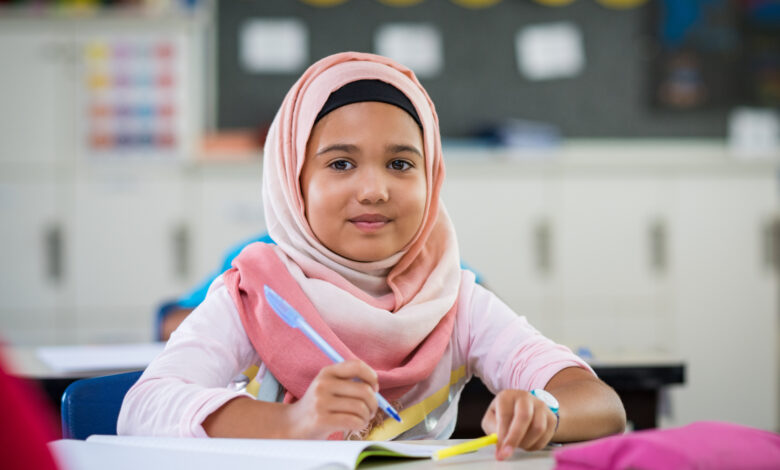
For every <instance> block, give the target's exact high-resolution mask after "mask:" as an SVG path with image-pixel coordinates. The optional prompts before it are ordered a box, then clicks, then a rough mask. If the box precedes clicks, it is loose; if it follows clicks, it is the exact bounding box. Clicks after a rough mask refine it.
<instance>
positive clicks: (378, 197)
mask: <svg viewBox="0 0 780 470" xmlns="http://www.w3.org/2000/svg"><path fill="white" fill-rule="evenodd" d="M387 183H388V182H387V181H386V180H385V176H384V175H383V174H382V171H381V170H366V171H364V172H362V174H361V175H359V177H358V181H357V184H358V190H357V198H358V201H360V203H361V204H377V203H380V202H386V201H387V200H388V198H389V197H390V192H389V188H388V184H387Z"/></svg>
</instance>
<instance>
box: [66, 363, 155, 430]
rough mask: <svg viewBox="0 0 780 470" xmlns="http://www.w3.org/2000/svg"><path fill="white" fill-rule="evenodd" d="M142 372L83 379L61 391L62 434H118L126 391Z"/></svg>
mask: <svg viewBox="0 0 780 470" xmlns="http://www.w3.org/2000/svg"><path fill="white" fill-rule="evenodd" d="M141 372H142V371H134V372H125V373H122V374H114V375H106V376H103V377H92V378H88V379H80V380H76V381H75V382H73V383H71V384H70V385H68V388H66V389H65V392H64V393H63V394H62V407H61V415H62V437H63V438H65V439H86V438H87V437H89V436H90V435H92V434H116V420H117V418H118V417H119V409H120V408H121V407H122V400H124V398H125V394H126V393H127V391H128V390H129V389H130V387H132V386H133V384H134V383H135V382H136V381H138V378H139V377H140V376H141Z"/></svg>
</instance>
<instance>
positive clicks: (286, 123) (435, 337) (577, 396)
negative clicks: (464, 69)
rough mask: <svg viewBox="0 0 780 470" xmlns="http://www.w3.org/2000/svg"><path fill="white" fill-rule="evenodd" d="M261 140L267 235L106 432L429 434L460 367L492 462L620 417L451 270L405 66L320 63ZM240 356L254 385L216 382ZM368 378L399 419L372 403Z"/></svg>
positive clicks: (581, 373) (428, 152)
mask: <svg viewBox="0 0 780 470" xmlns="http://www.w3.org/2000/svg"><path fill="white" fill-rule="evenodd" d="M264 151H265V155H264V160H263V164H264V171H263V203H264V208H265V217H266V222H267V225H268V230H269V233H270V235H271V237H272V238H273V239H274V240H275V241H276V242H277V246H275V247H274V246H271V245H267V244H263V243H254V244H252V245H249V246H248V247H247V248H246V249H244V250H243V252H242V253H241V254H240V255H239V256H238V257H237V258H236V259H235V260H234V262H233V267H232V268H231V269H230V270H228V271H227V272H225V273H224V275H222V276H221V277H220V278H218V279H216V280H215V281H214V283H213V284H212V286H211V288H210V289H209V293H208V295H207V297H206V299H205V300H204V302H203V303H202V304H201V305H200V306H199V307H198V308H197V309H196V310H195V311H194V312H193V314H192V315H190V316H189V317H188V318H187V319H186V320H185V321H184V323H182V325H181V326H180V327H179V328H178V329H177V330H176V331H175V332H174V334H173V335H172V336H171V339H170V341H169V342H168V345H167V347H166V349H165V351H164V352H163V353H162V354H161V355H160V356H159V357H158V358H157V359H155V360H154V361H153V362H152V363H151V364H150V365H149V367H148V368H147V369H146V371H145V372H144V374H143V376H142V377H141V378H140V380H139V381H138V383H136V384H135V385H134V386H133V388H132V389H130V391H129V392H128V394H127V396H126V397H125V401H124V403H123V405H122V410H121V413H120V416H119V422H118V424H117V428H118V431H119V433H120V434H147V435H171V436H221V437H265V438H297V439H326V438H330V439H345V438H366V439H371V440H384V439H422V438H425V439H445V438H447V437H449V436H450V434H451V432H452V430H453V428H454V425H455V420H456V414H457V403H458V398H459V395H460V391H461V390H462V388H463V386H464V384H465V383H466V382H467V381H468V380H469V379H471V378H472V376H473V375H477V376H478V377H480V378H481V379H482V381H483V382H484V383H485V384H486V385H487V386H488V387H489V388H490V389H491V390H492V391H493V392H494V393H495V394H496V397H495V399H494V400H493V402H492V403H491V405H490V407H489V408H488V410H487V412H486V413H485V415H484V418H483V420H482V427H483V429H484V430H485V432H486V433H491V432H496V433H497V434H498V445H497V446H496V457H497V458H498V459H504V458H506V457H507V456H509V455H510V454H511V453H512V452H513V450H514V448H516V447H521V448H523V449H527V450H533V449H540V448H542V447H544V446H545V445H546V444H547V443H549V442H550V441H551V440H553V441H574V440H584V439H590V438H595V437H599V436H603V435H606V434H610V433H617V432H621V431H622V430H623V428H624V425H625V413H624V411H623V407H622V404H621V402H620V399H619V398H618V397H617V395H616V394H615V393H614V391H612V389H610V388H609V387H608V386H606V385H605V384H604V383H603V382H601V381H600V380H599V379H597V378H596V377H595V375H594V374H593V372H592V370H591V369H590V368H589V367H588V366H587V364H585V363H584V362H583V361H581V360H580V359H579V358H578V357H577V356H575V355H574V354H572V353H571V351H569V350H568V349H567V348H565V347H563V346H560V345H557V344H555V343H553V342H552V341H550V340H548V339H547V338H545V337H543V336H542V335H541V334H540V333H539V332H538V331H536V330H535V329H534V328H533V327H531V326H530V325H529V324H528V323H527V321H526V320H525V318H524V317H521V316H518V315H516V314H515V313H514V312H512V310H510V309H509V307H507V306H506V305H505V304H503V303H502V302H501V301H500V300H499V299H498V298H497V297H496V296H495V295H493V294H492V293H490V292H489V291H487V290H485V289H484V288H482V287H481V286H479V285H477V284H475V282H474V275H473V274H472V273H470V272H469V271H465V270H461V269H460V268H459V254H458V247H457V241H456V238H455V233H454V231H453V226H452V223H451V221H450V219H449V217H448V215H447V212H446V211H445V209H444V205H443V204H442V202H441V201H440V200H439V192H440V189H441V186H442V182H443V181H444V162H443V159H442V150H441V139H440V136H439V128H438V118H437V116H436V112H435V110H434V106H433V103H432V102H431V100H430V98H429V97H428V95H427V93H426V92H425V90H424V89H423V88H422V86H421V85H420V83H419V82H418V81H417V79H416V78H415V76H414V74H413V73H412V72H411V71H410V70H409V69H407V68H405V67H403V66H401V65H399V64H397V63H395V62H393V61H391V60H389V59H386V58H384V57H380V56H376V55H372V54H364V53H351V52H350V53H342V54H336V55H333V56H330V57H326V58H324V59H322V60H320V61H319V62H317V63H315V64H314V65H312V66H311V67H310V68H309V69H308V70H307V71H306V72H304V74H303V76H302V77H301V78H300V79H299V80H298V81H297V82H296V83H295V84H294V85H293V87H292V89H291V90H290V91H289V93H288V94H287V96H286V97H285V99H284V102H283V103H282V106H281V108H280V110H279V112H278V113H277V115H276V118H275V119H274V122H273V124H272V126H271V129H270V131H269V134H268V138H267V140H266V145H265V150H264ZM264 285H268V286H269V287H271V288H272V289H273V290H275V291H276V292H278V293H279V294H280V295H281V296H282V297H284V298H285V299H286V300H287V301H288V302H289V303H290V304H291V305H292V306H293V307H295V308H296V309H297V310H298V311H299V312H300V313H301V314H302V315H303V316H304V318H306V319H307V321H308V323H309V324H310V325H311V326H312V327H313V328H314V329H315V330H317V331H318V332H319V333H320V334H321V335H322V336H323V337H324V338H325V340H326V341H328V343H330V344H331V345H332V346H333V347H334V348H335V349H336V350H337V351H339V353H341V355H342V356H344V357H345V358H347V359H348V360H347V361H346V362H344V363H341V364H336V365H334V364H332V363H330V361H329V360H328V359H327V357H325V355H324V354H322V353H321V352H320V351H319V350H318V349H316V348H315V347H314V346H313V345H312V344H311V343H310V342H309V340H308V339H306V338H305V337H304V336H303V335H302V334H301V333H300V332H299V331H298V330H296V329H293V328H290V327H289V326H287V325H286V324H285V323H283V322H282V321H281V320H280V319H279V318H278V317H277V316H276V314H275V313H274V312H273V311H272V310H271V308H270V307H269V306H268V304H267V303H266V302H265V300H264V297H263V286H264ZM251 365H258V366H259V372H258V373H257V379H258V380H259V381H260V384H261V385H260V390H259V391H258V392H256V394H255V395H256V396H254V397H250V396H248V394H247V393H246V391H243V390H235V389H234V388H232V387H229V386H228V384H230V383H231V379H233V377H235V376H236V375H237V374H238V373H239V372H240V371H242V370H244V369H246V368H247V367H249V366H251ZM356 379H357V380H356ZM534 389H544V390H546V391H547V392H549V393H550V394H552V395H553V396H554V397H555V398H557V401H558V402H559V405H560V411H559V413H558V414H555V413H553V411H551V409H550V408H549V407H548V406H547V405H546V404H545V403H544V402H543V401H542V400H541V399H539V398H537V397H536V396H534V395H532V394H531V393H529V391H531V390H534ZM376 391H379V392H380V393H381V394H382V395H383V396H384V397H385V398H387V399H388V400H389V401H390V402H391V403H393V405H394V406H395V408H396V409H397V410H399V412H400V415H401V418H402V422H400V423H398V422H396V421H394V420H393V419H391V418H389V417H387V416H386V415H385V414H384V413H382V412H381V411H379V412H377V402H376V399H375V392H376Z"/></svg>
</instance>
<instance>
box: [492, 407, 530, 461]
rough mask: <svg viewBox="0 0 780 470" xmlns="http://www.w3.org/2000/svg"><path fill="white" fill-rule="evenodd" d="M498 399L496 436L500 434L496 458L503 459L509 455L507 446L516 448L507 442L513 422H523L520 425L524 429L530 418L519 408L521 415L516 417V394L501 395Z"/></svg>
mask: <svg viewBox="0 0 780 470" xmlns="http://www.w3.org/2000/svg"><path fill="white" fill-rule="evenodd" d="M496 398H498V399H499V400H498V401H497V403H496V434H498V445H497V446H496V457H498V458H499V459H501V458H502V455H505V454H506V453H507V450H506V447H507V446H509V447H514V446H513V445H512V444H511V443H508V442H507V437H508V435H509V428H510V426H511V425H512V422H513V420H520V421H521V422H520V424H519V425H520V426H523V427H524V426H525V425H526V421H527V420H528V419H529V417H528V412H527V411H523V409H522V407H521V408H519V410H520V415H518V416H515V403H516V397H515V395H514V394H511V393H500V394H499V395H498V396H497V397H496ZM518 440H519V439H518Z"/></svg>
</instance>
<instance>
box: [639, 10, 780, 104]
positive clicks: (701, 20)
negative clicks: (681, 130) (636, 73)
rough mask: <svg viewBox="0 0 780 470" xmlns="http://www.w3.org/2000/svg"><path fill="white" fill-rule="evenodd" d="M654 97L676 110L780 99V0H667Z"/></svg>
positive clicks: (658, 22)
mask: <svg viewBox="0 0 780 470" xmlns="http://www.w3.org/2000/svg"><path fill="white" fill-rule="evenodd" d="M655 5H656V11H655V17H654V21H653V28H654V30H655V37H656V38H657V48H656V54H655V55H654V57H653V60H652V64H653V66H652V77H653V78H652V82H651V87H652V89H651V97H652V102H653V104H655V105H656V106H657V107H660V108H664V109H672V110H696V109H702V108H710V107H733V106H736V105H751V106H778V105H780V0H661V1H659V2H656V3H655Z"/></svg>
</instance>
